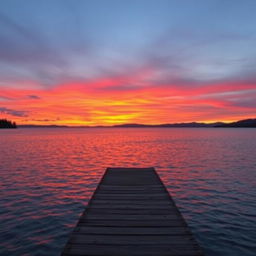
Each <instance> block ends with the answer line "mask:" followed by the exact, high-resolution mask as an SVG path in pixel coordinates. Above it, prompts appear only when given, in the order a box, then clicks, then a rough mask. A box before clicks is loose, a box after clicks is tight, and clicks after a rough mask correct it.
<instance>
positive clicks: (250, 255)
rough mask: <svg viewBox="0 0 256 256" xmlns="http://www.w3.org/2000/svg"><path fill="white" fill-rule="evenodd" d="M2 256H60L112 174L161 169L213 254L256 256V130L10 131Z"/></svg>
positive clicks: (1, 210) (1, 155)
mask: <svg viewBox="0 0 256 256" xmlns="http://www.w3.org/2000/svg"><path fill="white" fill-rule="evenodd" d="M0 143H1V144H0V147H1V148H0V175H1V180H0V189H1V197H0V217H1V237H0V255H1V256H5V255H8V256H9V255H13V256H15V255H19V256H20V255H27V256H28V255H47V256H48V255H59V254H60V252H61V250H62V248H63V246H64V245H65V243H66V241H67V238H68V235H69V232H71V230H72V229H73V227H74V225H75V224H76V222H77V220H78V217H79V215H80V214H81V213H82V212H83V210H84V207H85V205H86V203H87V201H88V199H89V198H90V196H91V194H92V192H93V191H94V189H95V187H96V186H97V183H98V182H99V179H100V178H101V175H102V174H103V172H104V170H105V168H106V167H108V166H112V167H114V166H125V167H135V166H138V167H149V166H153V167H155V168H156V170H157V171H158V173H159V174H160V176H161V177H162V179H163V181H164V183H165V184H166V186H167V187H168V189H169V191H170V193H171V195H172V196H173V198H174V199H175V201H176V203H177V205H178V206H179V208H180V210H181V211H182V213H183V215H184V217H185V218H186V220H187V222H188V224H189V226H190V227H191V229H192V231H193V232H194V234H195V237H196V238H197V240H198V241H199V243H200V245H201V246H202V247H203V249H204V251H205V253H206V255H207V256H255V255H256V224H255V223H256V129H231V128H230V129H225V128H224V129H221V128H220V129H217V128H215V129H214V128H202V129H201V128H197V129H193V128H185V129H181V128H179V129H174V128H153V129H152V128H137V129H136V128H126V129H125V128H120V129H119V128H114V129H113V128H109V129H108V128H104V129H103V128H99V129H98V128H97V129H96V128H95V129H78V128H70V129H65V128H63V129H62V128H56V129H54V128H51V129H50V128H43V129H41V128H40V129H39V128H36V129H32V128H31V129H17V130H1V131H0Z"/></svg>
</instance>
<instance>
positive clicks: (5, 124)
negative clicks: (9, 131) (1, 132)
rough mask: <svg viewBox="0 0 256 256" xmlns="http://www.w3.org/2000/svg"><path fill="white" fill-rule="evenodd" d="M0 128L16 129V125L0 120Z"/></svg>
mask: <svg viewBox="0 0 256 256" xmlns="http://www.w3.org/2000/svg"><path fill="white" fill-rule="evenodd" d="M0 128H17V125H16V123H15V122H12V121H9V120H7V119H0Z"/></svg>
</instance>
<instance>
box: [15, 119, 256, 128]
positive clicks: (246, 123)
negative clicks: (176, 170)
mask: <svg viewBox="0 0 256 256" xmlns="http://www.w3.org/2000/svg"><path fill="white" fill-rule="evenodd" d="M19 127H21V128H70V127H74V126H66V125H19ZM75 127H76V128H111V127H114V128H147V127H148V128H150V127H151V128H161V127H163V128H165V127H166V128H168V127H169V128H179V127H181V128H182V127H188V128H200V127H216V128H221V127H227V128H228V127H235V128H240V127H256V118H255V119H245V120H240V121H236V122H232V123H223V122H215V123H210V124H207V123H198V122H191V123H173V124H154V125H150V124H136V123H132V124H120V125H113V126H75Z"/></svg>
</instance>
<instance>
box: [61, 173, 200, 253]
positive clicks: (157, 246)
mask: <svg viewBox="0 0 256 256" xmlns="http://www.w3.org/2000/svg"><path fill="white" fill-rule="evenodd" d="M61 255H62V256H89V255H91V256H93V255H95V256H141V255H147V256H153V255H156V256H178V255H179V256H202V255H203V253H202V251H201V248H200V247H199V245H198V243H197V242H196V240H195V239H194V237H193V235H192V233H191V232H190V230H189V227H188V226H187V224H186V222H185V220H184V218H183V217H182V215H181V213H180V212H179V210H178V208H177V207H176V205H175V203H174V201H173V199H172V198H171V196H170V195H169V193H168V191H167V189H166V188H165V186H164V185H163V183H162V181H161V179H160V178H159V176H158V175H157V173H156V171H155V169H154V168H107V170H106V172H105V174H104V175H103V178H102V180H101V182H100V183H99V185H98V187H97V189H96V190H95V192H94V194H93V196H92V198H91V200H90V201H89V203H88V205H87V207H86V209H85V211H84V213H83V214H82V216H81V217H80V219H79V221H78V223H77V226H76V227H75V229H74V230H73V232H72V234H71V235H70V238H69V240H68V242H67V244H66V246H65V248H64V250H63V252H62V254H61Z"/></svg>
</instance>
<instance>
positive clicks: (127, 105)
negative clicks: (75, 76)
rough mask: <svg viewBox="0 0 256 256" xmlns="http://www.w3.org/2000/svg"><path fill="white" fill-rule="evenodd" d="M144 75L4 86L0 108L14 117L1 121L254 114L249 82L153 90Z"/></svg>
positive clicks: (255, 91)
mask: <svg viewBox="0 0 256 256" xmlns="http://www.w3.org/2000/svg"><path fill="white" fill-rule="evenodd" d="M150 74H151V73H150V71H149V70H147V71H145V72H144V73H143V72H142V73H140V74H136V75H135V76H131V77H129V76H127V77H125V76H123V77H113V78H103V79H95V80H93V81H86V82H73V83H66V84H59V85H56V86H55V87H52V88H42V87H41V88H40V87H39V86H38V87H36V89H31V88H27V89H18V88H14V87H13V88H7V87H5V88H3V89H2V90H1V94H0V104H1V106H3V107H4V108H6V109H11V110H13V111H14V112H11V111H3V109H4V108H2V111H1V112H2V113H1V116H3V117H5V118H9V119H12V120H14V121H16V122H17V123H18V124H28V123H29V124H58V125H61V124H65V125H112V124H121V123H145V124H160V123H172V122H191V121H206V122H211V121H233V120H237V119H241V118H247V117H252V116H254V115H255V105H253V102H254V101H252V100H250V99H251V98H252V97H254V98H255V96H256V85H255V84H253V83H249V82H248V83H246V82H244V83H242V82H232V81H231V82H227V83H214V84H213V83H211V84H199V85H197V86H194V85H190V84H188V85H186V84H163V85H161V84H159V85H154V84H151V83H150V82H148V81H147V79H146V78H148V77H149V76H150ZM131 85H133V86H131ZM248 99H249V100H248ZM15 111H20V112H24V113H26V115H15Z"/></svg>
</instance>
